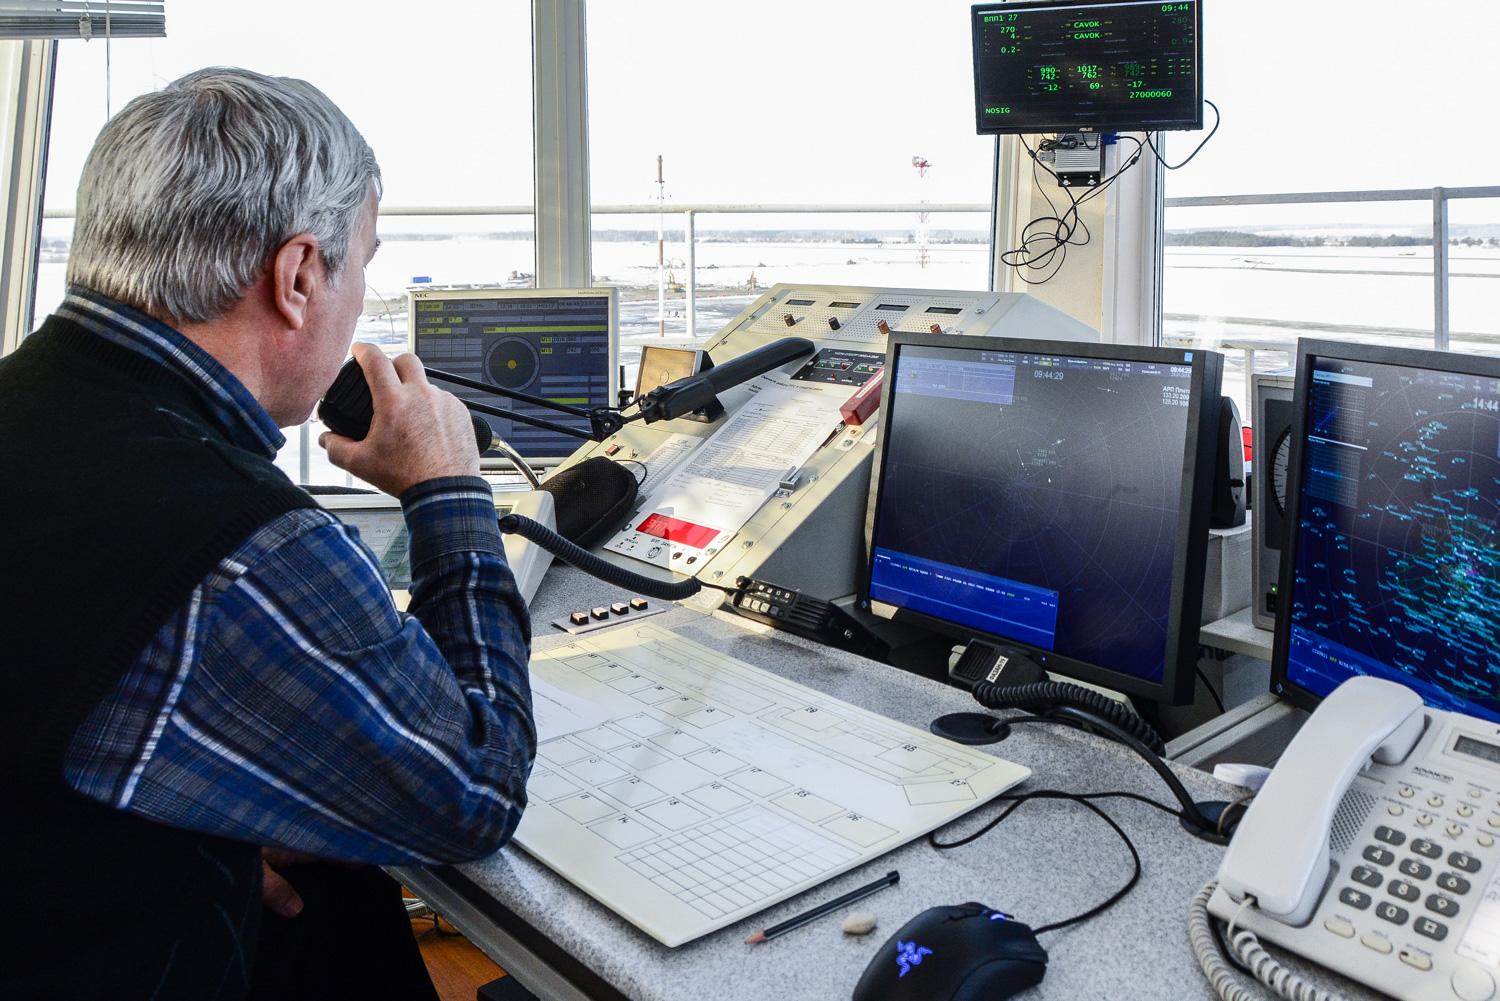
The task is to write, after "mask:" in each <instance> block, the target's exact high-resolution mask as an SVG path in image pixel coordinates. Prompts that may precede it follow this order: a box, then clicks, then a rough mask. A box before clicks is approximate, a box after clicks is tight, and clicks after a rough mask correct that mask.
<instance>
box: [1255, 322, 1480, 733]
mask: <svg viewBox="0 0 1500 1001" xmlns="http://www.w3.org/2000/svg"><path fill="white" fill-rule="evenodd" d="M1445 359H1446V360H1448V361H1447V362H1446V363H1445ZM1438 366H1441V367H1438ZM1450 366H1451V367H1450ZM1465 369H1466V370H1467V371H1465ZM1298 406H1299V408H1300V414H1299V420H1300V422H1301V423H1300V424H1299V425H1297V427H1298V430H1297V431H1296V432H1295V434H1296V439H1297V442H1296V444H1297V446H1300V450H1301V451H1300V459H1299V458H1298V457H1297V455H1296V454H1295V453H1294V457H1293V465H1294V468H1293V470H1292V471H1291V480H1290V486H1289V490H1290V491H1291V496H1290V497H1289V500H1294V502H1295V504H1296V506H1295V508H1292V510H1291V512H1290V513H1292V515H1293V517H1294V519H1295V520H1294V521H1293V526H1294V527H1293V529H1292V536H1293V537H1292V538H1291V539H1289V540H1288V543H1289V549H1288V551H1287V552H1286V553H1285V555H1284V557H1283V559H1284V560H1285V561H1286V563H1287V564H1288V566H1287V569H1286V571H1285V572H1284V575H1283V581H1284V584H1283V586H1284V587H1289V590H1288V592H1287V593H1288V594H1289V601H1288V602H1287V605H1286V608H1287V618H1286V621H1284V622H1282V623H1280V624H1279V634H1278V637H1277V648H1276V655H1277V657H1276V663H1275V673H1274V675H1273V687H1275V688H1277V689H1278V690H1280V691H1285V688H1286V686H1287V685H1290V686H1292V688H1293V690H1294V691H1300V692H1302V693H1306V694H1308V695H1311V696H1313V697H1314V698H1321V697H1323V696H1325V695H1327V694H1328V693H1329V692H1331V691H1333V689H1334V688H1336V687H1337V686H1338V685H1339V684H1340V683H1341V682H1342V681H1344V680H1345V679H1347V678H1349V677H1351V676H1353V675H1358V674H1363V675H1373V676H1375V677H1379V678H1386V679H1390V680H1394V681H1399V682H1401V683H1403V684H1405V685H1407V686H1409V687H1410V688H1412V689H1413V690H1415V691H1416V692H1417V693H1418V694H1420V695H1421V696H1422V698H1423V699H1424V700H1426V702H1427V703H1428V704H1429V705H1432V706H1434V707H1437V708H1440V709H1450V710H1455V711H1458V712H1464V713H1468V714H1470V715H1476V716H1482V717H1485V718H1487V719H1491V720H1496V721H1500V655H1497V653H1496V650H1497V648H1500V359H1475V358H1467V359H1458V358H1455V357H1454V356H1447V355H1440V354H1437V353H1435V352H1410V351H1400V350H1397V349H1382V348H1356V347H1351V346H1348V345H1336V344H1331V343H1316V342H1315V343H1308V342H1304V344H1303V357H1302V358H1301V359H1299V366H1298ZM1286 573H1290V574H1291V580H1290V582H1289V584H1288V583H1286V576H1285V574H1286Z"/></svg>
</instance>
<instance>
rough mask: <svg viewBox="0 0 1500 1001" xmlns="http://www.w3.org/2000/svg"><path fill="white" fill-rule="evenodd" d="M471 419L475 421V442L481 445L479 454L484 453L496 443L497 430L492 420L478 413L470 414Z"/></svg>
mask: <svg viewBox="0 0 1500 1001" xmlns="http://www.w3.org/2000/svg"><path fill="white" fill-rule="evenodd" d="M469 420H471V421H473V422H474V444H476V445H478V446H479V454H480V455H483V454H484V453H486V452H488V451H489V450H490V446H491V445H493V444H494V443H495V431H494V429H493V428H491V427H490V422H489V421H487V420H485V419H484V418H483V417H480V416H479V415H478V414H470V415H469Z"/></svg>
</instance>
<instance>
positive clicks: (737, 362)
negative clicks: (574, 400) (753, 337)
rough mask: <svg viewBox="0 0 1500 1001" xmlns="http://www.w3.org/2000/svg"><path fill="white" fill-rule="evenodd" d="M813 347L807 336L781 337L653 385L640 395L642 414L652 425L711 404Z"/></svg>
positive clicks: (811, 349)
mask: <svg viewBox="0 0 1500 1001" xmlns="http://www.w3.org/2000/svg"><path fill="white" fill-rule="evenodd" d="M815 350H816V348H815V346H814V345H813V342H812V341H810V340H808V339H807V338H806V337H783V338H781V339H780V340H778V341H772V342H771V343H770V344H765V345H762V346H761V347H758V348H756V349H755V350H753V351H746V352H745V353H744V354H742V355H740V356H739V357H738V358H731V359H730V360H729V361H727V362H725V363H724V364H722V365H715V366H714V367H713V368H711V369H709V370H708V371H707V372H703V373H701V374H699V375H690V376H687V377H686V378H682V379H678V380H676V381H675V382H669V383H667V384H666V385H665V386H658V387H656V388H655V389H653V390H652V391H651V392H649V393H646V394H645V395H644V396H642V397H641V398H640V406H641V416H642V417H643V418H644V419H645V421H646V423H647V424H651V423H654V422H656V421H669V420H671V419H672V418H674V417H681V416H683V415H684V414H690V413H692V412H693V411H694V410H699V409H702V408H703V407H706V406H708V405H709V404H711V403H713V402H714V401H715V400H717V399H718V396H719V394H720V393H722V392H724V391H725V390H726V389H733V388H734V387H735V386H738V385H740V384H741V383H744V382H749V381H750V380H751V379H753V378H755V377H756V376H757V375H764V374H765V373H767V372H769V371H771V370H772V369H773V368H780V367H781V366H783V365H785V364H787V363H788V362H792V361H796V360H797V359H798V358H801V357H803V356H805V355H810V354H812V353H813V351H815Z"/></svg>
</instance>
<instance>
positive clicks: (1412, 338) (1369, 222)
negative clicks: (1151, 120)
mask: <svg viewBox="0 0 1500 1001" xmlns="http://www.w3.org/2000/svg"><path fill="white" fill-rule="evenodd" d="M1204 10H1205V13H1204V40H1205V70H1206V74H1207V79H1206V87H1205V94H1206V96H1207V97H1208V98H1209V99H1210V100H1212V101H1214V102H1215V103H1217V104H1218V105H1219V107H1220V109H1222V112H1223V116H1224V117H1223V124H1222V126H1221V127H1220V129H1219V131H1218V133H1217V134H1216V135H1215V136H1214V137H1213V138H1212V139H1211V140H1210V141H1209V142H1208V144H1207V146H1205V147H1204V149H1203V150H1202V152H1201V153H1200V154H1199V155H1198V156H1197V157H1196V158H1195V159H1194V160H1193V161H1192V163H1191V164H1189V165H1188V166H1187V167H1185V168H1184V169H1182V170H1179V171H1175V172H1171V173H1169V174H1168V175H1167V187H1166V196H1167V198H1168V201H1169V206H1170V200H1171V199H1172V198H1175V197H1185V196H1201V195H1230V194H1234V195H1240V194H1260V193H1273V192H1317V191H1373V190H1381V189H1412V188H1421V189H1428V190H1430V189H1431V188H1433V187H1435V186H1443V187H1456V186H1465V185H1486V184H1494V183H1495V182H1496V180H1497V177H1496V174H1495V170H1494V163H1495V156H1496V153H1497V151H1500V143H1497V141H1496V140H1495V139H1494V137H1493V136H1490V135H1482V136H1476V135H1474V133H1473V125H1474V122H1475V121H1476V116H1477V115H1480V114H1481V109H1480V105H1479V102H1480V101H1481V97H1480V95H1482V94H1484V93H1486V92H1487V89H1488V78H1489V76H1490V64H1491V62H1492V55H1491V52H1490V50H1489V48H1490V47H1489V46H1488V44H1487V42H1486V39H1487V38H1489V37H1490V36H1491V35H1492V34H1493V33H1494V32H1495V31H1496V30H1497V29H1500V10H1497V9H1496V8H1495V7H1494V5H1492V4H1488V3H1483V2H1479V0H1452V2H1449V3H1443V4H1437V5H1428V6H1427V7H1419V6H1413V5H1412V4H1410V3H1406V2H1400V3H1398V2H1392V0H1322V2H1319V3H1316V4H1309V3H1303V2H1295V0H1262V2H1260V3H1255V4H1235V3H1207V4H1205V5H1204ZM1271 54H1274V58H1273V57H1272V55H1271ZM1206 117H1207V119H1208V121H1209V123H1210V124H1212V121H1213V112H1212V110H1209V111H1208V112H1207V116H1206ZM1205 134H1206V133H1196V134H1174V135H1170V136H1169V137H1168V139H1167V144H1166V156H1167V159H1168V161H1169V162H1174V163H1175V162H1178V161H1180V160H1182V159H1183V158H1184V157H1185V156H1187V155H1188V154H1189V153H1190V152H1192V150H1193V148H1194V147H1195V146H1196V145H1197V144H1198V142H1199V141H1200V140H1201V139H1202V138H1203V136H1204V135H1205ZM1442 137H1450V138H1456V137H1465V138H1463V139H1462V140H1461V141H1449V140H1448V139H1445V138H1442ZM1471 137H1472V138H1471ZM1497 209H1500V204H1497V203H1496V202H1495V201H1493V200H1477V201H1469V202H1464V201H1455V202H1453V203H1451V209H1450V214H1451V217H1452V220H1453V224H1454V225H1453V231H1452V234H1451V236H1452V240H1451V241H1450V246H1449V252H1450V254H1451V255H1453V257H1454V258H1455V259H1454V261H1453V271H1454V273H1455V275H1460V274H1462V275H1463V276H1464V277H1462V278H1458V277H1456V278H1455V284H1454V285H1452V286H1451V296H1452V304H1453V305H1452V310H1453V312H1452V321H1451V329H1452V330H1453V331H1454V338H1453V339H1454V346H1455V348H1461V349H1473V348H1478V347H1481V346H1482V345H1484V344H1485V343H1487V342H1488V341H1489V340H1490V339H1491V338H1497V337H1500V311H1497V310H1496V309H1495V293H1496V291H1497V289H1500V286H1497V285H1496V284H1495V282H1496V281H1497V280H1500V279H1491V278H1489V277H1488V275H1489V273H1490V272H1493V271H1500V247H1496V246H1491V245H1489V244H1487V243H1486V242H1485V241H1486V240H1487V239H1488V238H1489V237H1490V236H1500V212H1497ZM1165 223H1166V229H1167V247H1166V253H1165V261H1164V263H1165V275H1164V300H1163V302H1164V306H1163V312H1164V314H1165V317H1164V321H1165V322H1164V332H1165V336H1166V337H1167V338H1168V339H1169V340H1171V341H1173V342H1174V343H1175V342H1181V341H1186V342H1187V343H1196V344H1200V345H1203V346H1206V347H1216V346H1222V345H1224V344H1231V345H1233V344H1264V345H1274V344H1283V345H1284V344H1289V343H1292V342H1294V341H1295V339H1296V338H1297V337H1298V336H1300V335H1313V336H1320V337H1334V338H1338V337H1348V338H1355V339H1359V340H1361V341H1374V342H1386V343H1404V344H1415V345H1420V346H1424V347H1431V346H1432V344H1433V330H1434V281H1433V277H1432V205H1431V200H1430V196H1428V195H1426V194H1425V193H1424V194H1423V196H1422V198H1421V200H1417V201H1404V202H1358V201H1354V202H1335V203H1323V204H1313V205H1258V206H1245V207H1235V208H1186V207H1179V208H1171V207H1169V208H1168V210H1167V214H1166V219H1165ZM1475 240H1478V242H1477V243H1476V242H1474V241H1475ZM1459 258H1462V260H1459ZM1470 275H1476V276H1477V275H1484V276H1485V277H1469V276H1470ZM1459 283H1462V284H1459ZM1486 300H1488V303H1489V308H1488V309H1486V308H1485V306H1484V303H1485V302H1486ZM1228 354H1229V363H1230V368H1231V375H1230V376H1228V377H1226V390H1227V391H1231V392H1232V393H1233V395H1235V396H1236V397H1237V398H1238V397H1240V396H1242V389H1241V387H1242V385H1243V368H1244V364H1245V361H1246V352H1244V351H1241V350H1239V349H1234V348H1232V349H1230V350H1229V351H1228ZM1286 358H1287V356H1286V355H1285V354H1284V353H1277V352H1270V353H1267V352H1264V351H1262V352H1259V353H1257V355H1256V365H1257V367H1262V366H1263V365H1277V366H1279V365H1283V364H1285V363H1286ZM1239 402H1240V404H1241V411H1242V413H1243V412H1244V401H1243V399H1240V400H1239Z"/></svg>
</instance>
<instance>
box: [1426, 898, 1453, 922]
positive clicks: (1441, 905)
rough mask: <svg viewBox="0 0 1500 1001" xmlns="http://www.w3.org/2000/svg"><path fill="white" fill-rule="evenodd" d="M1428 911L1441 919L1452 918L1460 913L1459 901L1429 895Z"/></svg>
mask: <svg viewBox="0 0 1500 1001" xmlns="http://www.w3.org/2000/svg"><path fill="white" fill-rule="evenodd" d="M1427 909H1428V910H1429V911H1431V912H1432V913H1434V914H1437V915H1439V916H1441V917H1445V918H1451V917H1453V915H1455V914H1457V913H1458V901H1456V900H1450V899H1449V898H1447V897H1440V896H1438V895H1437V894H1436V893H1432V894H1428V896H1427Z"/></svg>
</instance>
